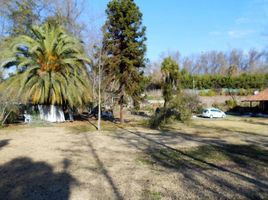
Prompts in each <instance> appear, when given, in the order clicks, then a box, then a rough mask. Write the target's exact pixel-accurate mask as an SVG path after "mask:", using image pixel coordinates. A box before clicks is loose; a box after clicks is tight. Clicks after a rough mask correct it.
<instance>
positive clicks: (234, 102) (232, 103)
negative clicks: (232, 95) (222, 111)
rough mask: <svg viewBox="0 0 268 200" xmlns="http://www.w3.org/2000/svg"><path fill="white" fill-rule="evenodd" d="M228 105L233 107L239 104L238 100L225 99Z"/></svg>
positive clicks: (230, 107)
mask: <svg viewBox="0 0 268 200" xmlns="http://www.w3.org/2000/svg"><path fill="white" fill-rule="evenodd" d="M225 104H226V106H228V108H229V109H233V108H235V107H236V106H237V101H236V100H233V99H229V100H226V101H225Z"/></svg>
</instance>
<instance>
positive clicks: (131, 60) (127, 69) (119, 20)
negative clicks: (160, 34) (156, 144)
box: [103, 0, 146, 123]
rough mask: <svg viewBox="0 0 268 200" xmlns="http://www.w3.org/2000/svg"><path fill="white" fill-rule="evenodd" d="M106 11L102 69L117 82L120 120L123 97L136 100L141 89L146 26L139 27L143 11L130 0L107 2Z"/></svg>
mask: <svg viewBox="0 0 268 200" xmlns="http://www.w3.org/2000/svg"><path fill="white" fill-rule="evenodd" d="M106 14H107V21H106V23H105V25H104V27H103V31H104V38H103V48H104V50H105V51H106V52H107V55H108V58H107V59H106V61H105V64H104V70H105V72H106V74H107V76H108V77H109V78H110V81H113V82H116V83H117V91H116V93H117V94H118V95H119V101H118V103H119V105H120V121H121V123H122V122H123V106H124V104H125V102H126V97H128V96H129V97H131V98H132V99H133V101H134V102H137V100H139V99H140V94H141V92H142V85H143V84H141V82H143V72H142V68H144V67H145V52H146V45H145V41H146V37H145V29H146V28H145V27H144V26H142V13H141V12H140V10H139V8H138V6H137V5H136V4H135V3H134V1H133V0H112V1H110V2H109V3H108V7H107V9H106Z"/></svg>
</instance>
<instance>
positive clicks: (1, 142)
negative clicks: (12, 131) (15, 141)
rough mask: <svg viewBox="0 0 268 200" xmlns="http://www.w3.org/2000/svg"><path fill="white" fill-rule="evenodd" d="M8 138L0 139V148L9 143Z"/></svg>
mask: <svg viewBox="0 0 268 200" xmlns="http://www.w3.org/2000/svg"><path fill="white" fill-rule="evenodd" d="M9 141H10V140H9V139H7V140H0V149H2V148H3V147H4V146H7V145H8V144H9Z"/></svg>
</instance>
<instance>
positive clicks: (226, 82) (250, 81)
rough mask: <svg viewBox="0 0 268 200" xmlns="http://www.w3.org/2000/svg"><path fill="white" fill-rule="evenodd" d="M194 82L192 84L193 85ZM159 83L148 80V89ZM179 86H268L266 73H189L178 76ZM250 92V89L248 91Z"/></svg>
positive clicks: (197, 87)
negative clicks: (235, 74) (227, 74)
mask: <svg viewBox="0 0 268 200" xmlns="http://www.w3.org/2000/svg"><path fill="white" fill-rule="evenodd" d="M193 82H194V85H193ZM158 84H159V83H154V82H150V83H149V84H148V87H147V88H148V89H155V88H159V87H160V86H159V85H158ZM180 86H181V88H184V89H192V88H193V86H194V88H195V89H199V90H202V89H217V88H242V89H245V90H248V89H253V88H255V89H262V88H265V87H268V73H266V74H265V73H262V74H260V73H259V74H258V73H255V74H250V73H243V74H240V75H237V76H232V77H230V76H225V75H220V74H217V75H212V74H205V75H191V74H184V75H181V76H180ZM249 92H250V91H249Z"/></svg>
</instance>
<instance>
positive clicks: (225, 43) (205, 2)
mask: <svg viewBox="0 0 268 200" xmlns="http://www.w3.org/2000/svg"><path fill="white" fill-rule="evenodd" d="M135 2H136V3H137V5H138V6H139V8H140V10H141V11H142V13H143V24H144V25H145V26H146V27H147V38H148V41H147V46H148V51H147V57H148V58H149V59H150V60H151V61H152V60H155V59H157V58H158V57H159V55H160V54H161V53H162V52H166V51H180V52H181V54H182V55H183V56H187V55H191V54H194V53H199V52H202V51H207V50H223V51H229V50H230V49H232V48H239V49H242V50H248V49H250V48H256V49H260V50H262V49H264V48H267V47H268V0H165V1H164V0H136V1H135ZM107 3H108V0H88V1H87V8H86V10H87V11H88V13H94V14H97V15H99V16H101V17H100V18H98V20H99V24H101V23H102V22H103V21H104V20H105V17H104V10H105V8H106V5H107Z"/></svg>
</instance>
